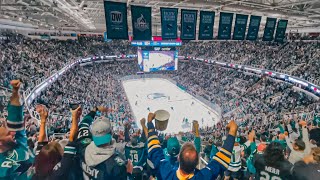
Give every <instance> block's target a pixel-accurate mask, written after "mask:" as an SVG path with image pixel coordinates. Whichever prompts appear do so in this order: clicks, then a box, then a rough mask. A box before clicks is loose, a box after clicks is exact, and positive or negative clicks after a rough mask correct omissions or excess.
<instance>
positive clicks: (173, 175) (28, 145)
mask: <svg viewBox="0 0 320 180" xmlns="http://www.w3.org/2000/svg"><path fill="white" fill-rule="evenodd" d="M4 35H5V36H7V37H8V38H7V39H2V40H1V41H2V42H1V50H2V51H1V52H0V53H1V56H2V58H1V63H2V64H3V66H1V67H0V68H1V72H0V79H1V84H2V85H1V86H2V87H3V88H4V89H9V92H10V94H11V97H10V99H9V98H7V99H8V100H9V103H8V104H9V105H8V107H7V109H0V110H1V114H4V113H6V120H4V119H1V123H0V124H1V127H0V156H1V158H0V163H1V167H2V168H1V170H0V179H127V178H129V179H149V178H151V179H155V178H156V179H222V178H224V179H230V178H232V179H270V178H271V179H299V180H300V179H315V178H316V177H318V176H319V166H320V149H319V145H320V132H319V131H320V129H319V126H320V117H318V116H317V113H318V112H319V110H320V105H319V104H318V101H317V100H316V98H314V97H313V96H310V95H309V94H307V93H306V92H304V91H303V90H301V89H298V88H296V87H294V86H293V85H292V84H288V83H286V82H282V81H277V80H274V79H271V78H268V77H265V76H259V75H257V74H251V73H247V72H241V71H237V70H234V69H229V68H224V67H220V66H214V65H208V64H206V63H203V62H198V61H189V60H185V61H184V60H182V61H181V62H179V69H178V70H177V71H172V72H165V73H164V72H157V73H160V74H163V75H164V76H167V77H168V78H171V79H173V80H174V81H176V82H177V83H178V84H180V85H181V86H184V87H185V88H186V90H187V91H188V92H189V93H190V94H192V95H197V96H201V97H203V98H205V99H207V100H208V101H210V102H211V103H213V104H217V105H219V106H220V107H221V109H222V119H221V120H220V122H218V123H217V124H216V125H215V126H213V127H199V123H198V122H197V121H194V122H192V126H193V128H192V129H193V130H192V132H186V133H181V132H177V133H176V134H163V133H161V132H159V131H158V130H157V129H156V128H155V126H154V124H153V121H154V119H155V115H154V114H153V113H151V112H150V113H149V115H148V118H147V119H141V120H137V119H134V116H133V112H131V108H130V105H129V103H128V100H127V98H126V94H125V92H124V89H123V87H122V83H121V79H122V78H123V77H124V76H127V75H133V74H136V73H137V72H138V71H139V69H138V64H137V62H136V60H126V61H111V62H110V61H109V62H107V63H98V62H94V63H91V64H89V65H85V66H80V65H76V66H75V67H74V68H73V69H72V70H70V71H68V72H66V73H65V74H64V75H63V76H62V77H60V78H59V79H58V80H57V81H56V82H55V83H53V84H52V85H50V86H49V87H47V89H46V90H44V91H43V92H42V93H41V95H40V96H39V97H37V98H36V99H35V101H34V102H33V103H32V105H31V108H32V109H33V110H34V111H36V112H37V113H38V114H39V117H40V119H39V120H40V121H37V120H36V119H34V118H33V117H31V116H30V115H28V112H26V114H23V111H24V108H23V106H22V103H21V97H20V96H21V92H20V90H25V89H27V88H29V87H30V86H31V87H32V86H34V85H32V83H31V82H33V80H34V79H36V78H39V77H43V76H46V75H48V74H50V72H51V71H55V70H59V69H61V68H62V67H63V65H64V64H65V63H68V62H69V61H72V60H76V59H78V58H79V57H86V56H92V55H96V56H100V55H114V54H118V55H119V54H134V51H135V50H134V48H132V47H130V46H129V42H125V41H111V42H109V43H105V42H101V41H97V40H95V39H90V38H82V39H79V40H78V41H57V40H50V41H40V40H31V39H27V38H25V37H23V36H21V35H15V34H4ZM181 53H182V54H183V55H185V56H193V57H204V58H206V57H212V58H214V59H216V60H219V61H224V62H238V63H239V64H247V65H259V66H262V67H263V68H267V69H268V68H269V69H278V68H280V69H284V68H286V67H288V66H291V67H292V68H291V69H294V70H293V71H292V73H293V74H294V73H298V74H296V75H297V76H299V77H302V78H306V77H307V76H308V77H309V76H311V77H316V76H317V74H316V73H315V72H313V70H312V69H313V67H312V68H311V64H310V62H314V61H313V59H316V58H318V57H319V47H318V44H317V43H309V44H307V43H303V42H290V43H286V44H282V45H279V44H275V43H267V42H261V41H258V42H246V41H243V42H235V41H230V42H189V43H186V44H185V45H184V46H183V47H181ZM280 56H281V57H280ZM278 58H281V60H279V59H278ZM300 64H302V65H300ZM296 66H299V68H296ZM295 68H296V69H295ZM302 68H305V69H306V70H307V71H308V73H307V74H306V73H303V74H301V73H299V72H298V71H301V72H303V71H302V70H301V69H302ZM315 68H316V67H315ZM17 78H20V79H21V80H22V81H21V80H14V79H17ZM33 78H34V79H33ZM2 101H5V100H2ZM1 104H3V103H1ZM70 109H71V112H70ZM0 118H1V117H0ZM231 119H232V120H231ZM139 121H140V122H139ZM136 123H140V124H141V127H142V129H138V128H137V125H136ZM192 142H193V143H192ZM200 159H201V160H200ZM203 159H204V160H205V161H206V162H204V161H203ZM199 162H200V163H199ZM206 163H207V164H206ZM306 172H308V173H306Z"/></svg>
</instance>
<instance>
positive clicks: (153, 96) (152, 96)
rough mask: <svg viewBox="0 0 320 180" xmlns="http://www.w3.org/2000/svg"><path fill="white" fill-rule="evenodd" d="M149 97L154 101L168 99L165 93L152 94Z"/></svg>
mask: <svg viewBox="0 0 320 180" xmlns="http://www.w3.org/2000/svg"><path fill="white" fill-rule="evenodd" d="M147 97H148V98H149V99H152V100H155V99H163V98H168V96H166V95H165V94H163V93H151V94H148V95H147Z"/></svg>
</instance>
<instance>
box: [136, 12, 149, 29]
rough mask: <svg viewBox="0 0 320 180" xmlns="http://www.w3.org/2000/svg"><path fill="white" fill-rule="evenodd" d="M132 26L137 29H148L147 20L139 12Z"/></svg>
mask: <svg viewBox="0 0 320 180" xmlns="http://www.w3.org/2000/svg"><path fill="white" fill-rule="evenodd" d="M134 27H135V28H136V29H138V30H139V31H145V30H147V29H149V23H147V20H146V19H145V18H144V17H143V15H142V14H141V16H140V17H139V18H138V19H137V21H136V22H134Z"/></svg>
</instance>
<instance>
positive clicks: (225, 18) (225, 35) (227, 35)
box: [218, 12, 233, 39]
mask: <svg viewBox="0 0 320 180" xmlns="http://www.w3.org/2000/svg"><path fill="white" fill-rule="evenodd" d="M232 20H233V13H225V12H221V13H220V20H219V31H218V39H231V28H232Z"/></svg>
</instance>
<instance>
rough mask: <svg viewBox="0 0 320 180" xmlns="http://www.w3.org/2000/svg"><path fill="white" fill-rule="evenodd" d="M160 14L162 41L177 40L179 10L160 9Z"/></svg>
mask: <svg viewBox="0 0 320 180" xmlns="http://www.w3.org/2000/svg"><path fill="white" fill-rule="evenodd" d="M160 12H161V36H162V39H177V37H178V33H177V30H178V26H177V23H178V20H177V19H178V9H176V8H162V7H160Z"/></svg>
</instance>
